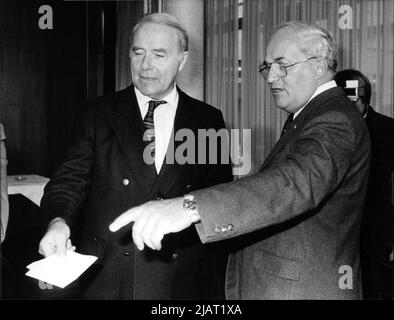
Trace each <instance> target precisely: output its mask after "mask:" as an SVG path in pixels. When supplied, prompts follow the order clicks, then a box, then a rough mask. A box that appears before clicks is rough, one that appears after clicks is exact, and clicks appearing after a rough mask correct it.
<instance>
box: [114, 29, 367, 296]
mask: <svg viewBox="0 0 394 320" xmlns="http://www.w3.org/2000/svg"><path fill="white" fill-rule="evenodd" d="M335 51H336V45H335V42H334V40H333V38H332V36H331V35H330V34H329V33H328V32H327V31H326V30H324V29H322V28H321V27H319V26H316V25H309V24H306V23H302V22H289V23H287V24H285V25H283V26H281V27H280V28H279V29H278V30H277V31H276V32H275V34H274V35H273V37H272V38H271V40H270V42H269V43H268V46H267V50H266V57H265V61H264V62H263V63H262V65H261V66H260V71H261V74H262V75H263V76H264V78H266V80H267V83H268V85H269V86H270V88H271V91H272V93H273V96H274V98H275V104H276V106H277V107H278V108H280V109H283V110H285V111H286V112H288V113H289V114H290V116H289V119H288V121H286V129H285V130H284V132H283V134H282V136H281V137H280V139H279V141H278V142H277V143H276V145H275V146H274V148H273V150H272V151H271V153H270V154H269V155H268V157H267V159H266V160H265V162H264V164H263V165H262V167H261V168H260V170H259V172H258V173H257V174H255V175H253V176H250V177H247V178H244V179H239V180H237V181H235V182H232V183H226V184H221V185H218V186H214V187H211V188H208V189H204V190H198V191H194V192H191V193H190V194H189V195H188V196H187V197H185V198H176V199H171V200H166V201H163V202H148V203H146V204H144V205H142V206H138V207H135V208H132V209H130V210H128V211H126V212H125V213H124V214H122V215H121V216H120V217H118V218H117V219H116V220H115V221H114V222H113V223H112V224H111V225H110V229H111V230H112V231H117V230H118V229H119V228H121V227H122V226H124V225H126V224H127V223H129V222H132V221H134V222H135V223H134V226H133V239H134V242H135V244H136V246H137V247H138V248H139V249H140V250H141V249H143V248H144V246H145V245H146V246H148V247H150V248H153V249H157V250H160V249H161V240H162V239H163V237H164V236H165V235H166V234H168V233H173V232H178V231H180V230H183V229H185V228H188V227H190V226H191V225H192V224H195V228H196V229H197V230H198V232H199V236H200V239H201V241H202V242H203V243H209V242H213V241H219V240H223V239H228V238H234V237H238V238H235V239H233V240H234V241H235V242H234V243H235V244H237V246H236V247H237V250H236V251H235V252H234V253H233V254H232V255H231V256H230V259H229V262H228V267H227V278H226V297H227V298H228V299H359V298H361V281H360V268H359V231H360V218H361V211H362V206H363V201H364V196H365V192H366V186H367V178H368V167H369V155H370V141H369V135H368V130H367V127H366V125H365V123H364V121H363V119H362V117H361V115H360V113H359V112H358V110H357V108H356V107H355V106H354V105H353V104H352V103H351V102H350V101H349V100H348V99H347V98H346V96H345V94H344V92H343V90H342V89H340V88H337V86H336V83H335V81H332V78H333V74H334V71H333V69H334V67H335V62H334V55H335ZM241 235H242V237H239V236H241Z"/></svg>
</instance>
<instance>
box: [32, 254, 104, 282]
mask: <svg viewBox="0 0 394 320" xmlns="http://www.w3.org/2000/svg"><path fill="white" fill-rule="evenodd" d="M96 260H97V257H95V256H89V255H82V254H79V253H76V252H73V251H71V250H68V251H67V254H66V256H65V257H59V256H58V255H56V254H54V255H52V256H49V257H47V258H44V259H41V260H38V261H35V262H33V263H31V264H29V265H28V266H27V268H28V269H30V270H29V271H28V272H27V273H26V275H27V276H29V277H32V278H35V279H38V280H42V281H44V282H47V283H50V284H53V285H54V286H57V287H60V288H64V287H66V286H67V285H69V284H70V283H71V282H73V281H74V280H76V279H77V278H78V277H79V276H80V275H81V274H82V273H83V272H85V270H86V269H87V268H89V267H90V266H91V265H92V264H93V263H94V262H95V261H96Z"/></svg>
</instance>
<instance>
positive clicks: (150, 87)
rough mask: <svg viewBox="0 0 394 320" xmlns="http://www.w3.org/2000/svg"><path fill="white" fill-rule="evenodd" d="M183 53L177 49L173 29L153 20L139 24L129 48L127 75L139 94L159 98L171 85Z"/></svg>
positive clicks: (168, 90) (184, 56)
mask: <svg viewBox="0 0 394 320" xmlns="http://www.w3.org/2000/svg"><path fill="white" fill-rule="evenodd" d="M187 54H188V53H187V52H180V50H179V45H178V33H177V31H176V29H174V28H171V27H167V26H164V25H159V24H156V23H146V24H143V25H142V26H141V27H140V28H139V29H138V31H137V32H136V33H135V35H134V38H133V43H132V47H131V50H130V59H131V78H132V81H133V84H134V86H135V87H137V89H139V90H140V91H141V92H142V94H144V95H146V96H149V97H151V98H153V99H162V98H163V97H164V96H166V95H167V94H168V93H169V92H170V91H171V89H172V88H173V86H174V82H175V77H176V75H177V73H178V72H179V71H181V70H182V68H183V66H184V64H185V62H186V59H187Z"/></svg>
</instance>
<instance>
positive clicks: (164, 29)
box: [133, 23, 178, 48]
mask: <svg viewBox="0 0 394 320" xmlns="http://www.w3.org/2000/svg"><path fill="white" fill-rule="evenodd" d="M177 41H178V34H177V31H176V30H175V29H174V28H171V27H169V26H166V25H162V24H157V23H145V24H143V25H142V26H140V27H139V29H138V30H137V32H136V33H135V34H134V37H133V45H144V46H145V45H147V46H149V47H157V48H159V47H160V48H172V47H174V46H176V44H177Z"/></svg>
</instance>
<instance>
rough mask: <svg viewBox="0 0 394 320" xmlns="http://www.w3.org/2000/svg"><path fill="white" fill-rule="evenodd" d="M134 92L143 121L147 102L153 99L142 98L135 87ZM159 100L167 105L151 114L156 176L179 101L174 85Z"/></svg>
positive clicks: (159, 107)
mask: <svg viewBox="0 0 394 320" xmlns="http://www.w3.org/2000/svg"><path fill="white" fill-rule="evenodd" d="M134 91H135V95H136V97H137V102H138V106H139V107H140V111H141V117H142V119H144V118H145V115H146V114H147V112H148V108H149V101H150V100H154V99H152V98H150V97H147V96H144V95H143V94H142V93H141V91H139V90H138V89H137V88H136V87H134ZM160 100H165V101H167V103H163V104H160V105H159V106H157V107H156V109H155V111H154V113H153V122H154V128H155V166H156V172H157V174H159V173H160V169H161V167H162V165H163V161H164V158H165V156H166V152H167V148H168V144H169V142H170V138H171V132H172V129H173V127H174V119H175V113H176V109H177V107H178V101H179V94H178V91H177V90H176V86H175V85H174V88H173V89H172V90H171V91H170V93H169V94H168V95H166V96H165V97H164V98H163V99H160ZM141 139H142V137H141Z"/></svg>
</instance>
